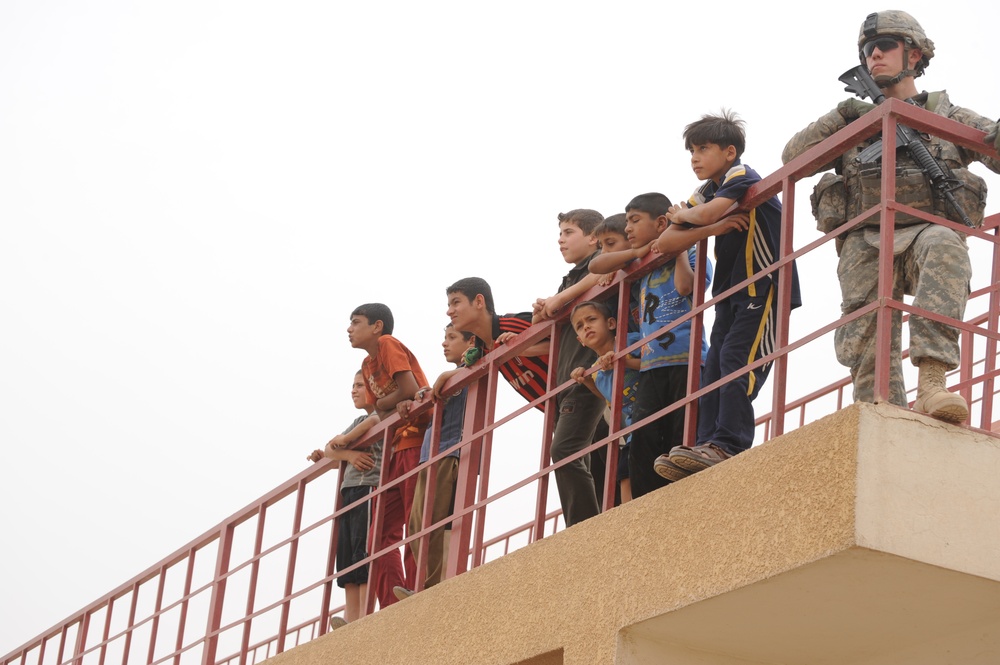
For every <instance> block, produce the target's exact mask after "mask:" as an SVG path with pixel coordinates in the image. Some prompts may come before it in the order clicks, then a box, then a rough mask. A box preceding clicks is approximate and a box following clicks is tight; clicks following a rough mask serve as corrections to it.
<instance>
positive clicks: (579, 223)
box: [532, 209, 607, 526]
mask: <svg viewBox="0 0 1000 665" xmlns="http://www.w3.org/2000/svg"><path fill="white" fill-rule="evenodd" d="M558 220H559V251H560V252H561V253H562V256H563V260H564V261H566V263H569V264H570V265H572V266H573V268H572V269H571V270H570V271H569V272H568V273H567V274H566V276H565V277H563V280H562V284H560V285H559V290H558V291H557V292H556V294H555V295H554V296H551V297H549V298H539V299H538V300H537V301H536V302H535V305H534V316H533V317H532V323H537V322H539V321H543V320H545V319H548V318H555V317H556V316H557V315H558V312H559V310H561V309H562V308H563V307H565V306H566V304H568V303H570V302H572V301H573V300H574V299H576V298H577V297H578V296H580V295H582V294H583V293H585V292H586V291H588V290H589V289H591V288H592V287H594V286H595V285H596V284H597V280H598V275H593V274H591V273H590V272H589V271H588V267H589V265H590V261H591V259H593V258H594V257H595V256H596V255H597V251H598V250H597V238H596V237H595V236H594V230H595V229H596V228H597V225H598V224H600V223H601V222H603V221H604V217H602V216H601V214H600V213H599V212H597V211H596V210H587V209H578V210H571V211H569V212H565V213H559V215H558ZM560 330H561V334H560V335H559V355H558V356H557V361H556V381H555V383H556V385H559V384H562V383H564V382H566V381H569V379H570V373H571V372H572V371H573V369H574V368H576V367H579V366H581V365H583V366H586V367H589V366H590V365H592V364H594V361H596V360H597V356H596V355H595V354H594V352H593V351H592V350H591V349H589V348H588V347H586V346H584V345H583V344H581V343H580V341H579V340H578V339H577V338H576V335H574V334H573V332H572V329H571V326H570V324H569V323H568V322H567V323H565V324H564V325H562V326H561V327H560ZM603 414H604V400H603V399H602V398H600V397H599V395H595V394H594V393H592V392H591V391H590V390H588V389H587V388H586V386H583V385H573V386H572V387H570V388H568V389H566V390H564V391H563V392H561V393H560V394H559V395H558V396H557V397H556V420H555V429H554V430H553V432H552V447H551V450H550V454H551V456H552V461H553V462H558V461H560V460H562V459H565V458H567V457H571V456H572V455H574V454H576V453H577V452H579V451H581V450H583V449H584V448H586V447H587V446H589V445H590V444H591V443H593V442H594V441H596V440H598V439H599V438H603V437H604V436H606V435H607V432H606V429H605V428H604V427H603V426H602V427H600V428H599V427H598V426H599V425H603V422H604V421H603V420H602V415H603ZM599 429H600V430H601V431H600V436H598V437H597V438H595V435H597V434H598V433H599ZM590 462H591V459H590V456H589V455H587V456H585V457H580V458H577V459H575V460H573V461H572V462H570V463H569V464H566V465H565V466H562V467H560V468H558V469H556V470H555V478H556V488H557V489H558V491H559V502H560V503H561V504H562V510H563V519H565V521H566V526H573V525H574V524H577V523H579V522H582V521H583V520H585V519H588V518H590V517H593V516H594V515H597V514H598V513H599V512H601V508H600V502H599V501H598V498H597V497H598V493H597V486H603V483H601V482H596V483H595V481H597V479H596V478H594V476H593V475H591V463H590ZM595 466H600V467H603V466H604V465H603V464H598V465H595Z"/></svg>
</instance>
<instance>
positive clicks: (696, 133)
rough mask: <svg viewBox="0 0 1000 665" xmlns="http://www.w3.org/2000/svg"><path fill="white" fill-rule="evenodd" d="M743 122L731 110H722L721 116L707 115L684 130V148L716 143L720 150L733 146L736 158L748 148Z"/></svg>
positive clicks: (688, 148)
mask: <svg viewBox="0 0 1000 665" xmlns="http://www.w3.org/2000/svg"><path fill="white" fill-rule="evenodd" d="M745 124H746V123H744V122H743V120H742V119H741V118H740V117H739V116H738V115H736V114H735V113H734V112H733V111H731V110H729V109H722V112H721V113H720V114H719V115H712V114H710V113H707V114H705V115H703V116H701V119H700V120H695V121H694V122H692V123H691V124H690V125H688V126H687V127H685V128H684V148H685V149H687V150H690V149H691V147H692V146H696V145H704V144H706V143H714V144H715V145H717V146H719V147H720V148H728V147H729V146H733V147H734V148H736V158H737V159H739V157H740V155H742V154H743V151H744V150H745V149H746V147H747V135H746V130H745Z"/></svg>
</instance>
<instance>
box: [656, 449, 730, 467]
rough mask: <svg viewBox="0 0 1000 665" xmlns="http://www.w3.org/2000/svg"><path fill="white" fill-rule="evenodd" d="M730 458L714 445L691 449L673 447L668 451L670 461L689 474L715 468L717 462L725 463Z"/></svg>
mask: <svg viewBox="0 0 1000 665" xmlns="http://www.w3.org/2000/svg"><path fill="white" fill-rule="evenodd" d="M730 457H732V455H730V454H729V453H727V452H726V451H725V450H723V449H722V448H720V447H719V446H717V445H715V444H714V443H703V444H702V445H700V446H694V447H693V448H688V447H687V446H675V447H673V448H671V449H670V461H671V462H673V463H674V464H676V465H677V466H679V467H681V468H682V469H687V470H688V472H690V473H696V472H698V471H701V470H703V469H707V468H708V467H710V466H715V465H716V464H718V463H719V462H725V461H726V460H727V459H729V458H730Z"/></svg>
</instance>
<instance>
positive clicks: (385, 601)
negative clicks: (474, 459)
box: [368, 447, 420, 607]
mask: <svg viewBox="0 0 1000 665" xmlns="http://www.w3.org/2000/svg"><path fill="white" fill-rule="evenodd" d="M419 463H420V448H419V447H418V448H409V449H407V450H402V451H397V452H394V453H393V455H392V457H391V458H390V459H389V470H388V478H387V482H389V481H393V480H395V479H396V478H399V477H400V476H402V475H403V474H405V473H406V472H408V471H410V470H412V469H415V468H417V466H418V465H419ZM416 485H417V474H413V475H412V476H410V477H409V478H407V479H406V480H405V481H403V482H402V483H401V484H399V485H397V486H395V487H393V488H391V489H389V490H387V491H385V492H384V493H382V494H380V495H379V497H378V500H377V501H376V502H375V509H376V510H380V509H381V505H382V504H384V505H385V513H384V514H383V516H382V537H381V538H380V539H379V542H378V543H377V544H375V545H374V546H373V547H370V548H369V552H370V553H373V552H378V551H379V550H381V549H383V548H385V547H388V546H389V545H391V544H392V543H398V542H399V541H400V540H402V539H403V525H404V524H406V522H407V520H408V519H409V517H410V510H411V509H412V507H413V491H414V489H415V488H416ZM372 527H373V529H374V520H373V521H372ZM374 535H375V534H374V530H373V531H372V532H371V533H369V536H368V540H369V541H371V540H372V538H373V537H374ZM416 580H417V563H416V559H414V557H413V552H412V551H411V548H410V546H409V545H407V546H406V548H405V549H404V551H403V560H402V563H400V559H399V550H398V549H396V550H393V551H391V552H388V553H386V554H384V555H383V556H382V557H381V558H379V559H376V560H375V562H374V563H373V564H372V584H373V585H375V596H376V597H377V598H378V604H379V607H388V606H389V605H392V604H393V603H395V602H396V600H397V599H396V595H395V594H394V593H393V592H392V588H393V587H394V586H401V587H405V588H407V589H412V588H413V585H414V584H415V583H416Z"/></svg>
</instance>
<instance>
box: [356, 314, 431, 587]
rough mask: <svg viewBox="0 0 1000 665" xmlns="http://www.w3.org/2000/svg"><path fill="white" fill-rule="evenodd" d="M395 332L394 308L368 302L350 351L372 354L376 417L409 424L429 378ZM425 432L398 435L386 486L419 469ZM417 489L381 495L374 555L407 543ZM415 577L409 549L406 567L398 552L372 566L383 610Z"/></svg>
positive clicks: (369, 374)
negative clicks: (411, 410) (412, 404)
mask: <svg viewBox="0 0 1000 665" xmlns="http://www.w3.org/2000/svg"><path fill="white" fill-rule="evenodd" d="M392 329H393V318H392V312H391V311H390V310H389V308H388V307H386V306H385V305H383V304H382V303H368V304H365V305H361V306H360V307H358V308H356V309H355V310H354V311H353V312H351V325H350V326H349V327H348V328H347V336H348V339H349V340H350V342H351V346H353V347H354V348H356V349H363V350H364V351H365V352H367V354H368V355H367V356H366V357H365V359H364V362H363V363H362V364H361V372H362V374H363V376H364V380H365V392H366V400H367V403H368V404H372V405H374V407H375V413H376V414H377V415H378V416H379V417H380V418H385V417H386V416H388V415H390V414H392V412H393V411H397V412H398V413H399V415H400V417H401V418H403V419H404V421H405V420H406V419H407V418H408V415H409V412H408V406H409V399H410V396H411V395H414V394H416V392H417V389H418V388H419V387H420V386H424V385H427V378H426V377H425V376H424V372H423V370H422V369H420V364H419V363H418V362H417V359H416V358H415V357H414V356H413V354H412V353H411V352H410V350H409V349H407V348H406V347H405V346H404V345H403V344H402V343H401V342H400V341H399V340H398V339H396V338H395V337H393V336H392ZM401 402H403V404H400V403H401ZM425 427H426V421H424V422H412V423H406V424H403V425H400V427H399V428H398V429H397V430H396V433H395V435H394V437H393V440H392V443H391V450H390V451H389V452H388V455H389V463H388V468H387V470H386V483H390V482H392V481H393V480H395V479H397V478H400V477H401V476H403V475H405V474H406V473H407V472H409V471H411V470H413V469H414V468H416V466H417V464H418V461H419V459H420V445H421V443H423V437H424V428H425ZM416 484H417V479H416V474H414V475H413V476H410V477H409V478H407V479H406V480H405V481H403V482H402V483H400V484H398V485H396V486H395V487H392V488H390V489H387V490H386V491H385V492H384V493H383V494H382V499H384V501H385V512H384V517H383V520H382V522H383V523H382V534H381V538H380V539H379V541H378V542H377V543H373V545H372V548H371V551H372V552H378V551H380V550H382V549H384V548H386V547H390V546H391V545H392V544H393V543H396V542H399V541H400V540H401V539H402V537H403V524H404V522H405V521H406V519H407V517H408V516H409V514H410V509H411V507H412V504H413V491H414V489H415V487H416ZM373 535H374V534H373ZM415 573H416V562H415V560H414V557H413V553H412V552H411V548H410V547H409V546H407V547H405V548H404V554H403V564H402V565H401V564H400V560H399V553H398V552H397V551H391V552H389V553H388V554H386V555H384V556H382V557H380V558H379V559H377V560H376V561H375V562H374V565H373V567H372V582H373V583H374V584H375V593H376V596H377V597H378V602H379V605H380V606H381V607H387V606H388V605H391V604H393V603H395V602H396V596H395V594H394V593H393V592H392V589H393V587H396V586H402V587H406V588H410V582H409V580H412V579H413V578H414V575H415Z"/></svg>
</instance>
